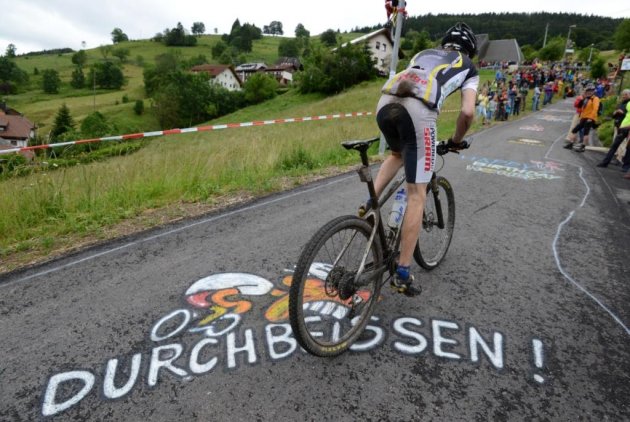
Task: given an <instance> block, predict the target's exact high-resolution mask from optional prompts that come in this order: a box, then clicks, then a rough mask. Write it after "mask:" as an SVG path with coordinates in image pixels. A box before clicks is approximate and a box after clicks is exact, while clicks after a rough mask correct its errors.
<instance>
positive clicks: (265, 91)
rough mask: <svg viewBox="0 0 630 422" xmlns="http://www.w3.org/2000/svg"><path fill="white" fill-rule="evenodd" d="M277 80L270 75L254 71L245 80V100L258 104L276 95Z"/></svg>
mask: <svg viewBox="0 0 630 422" xmlns="http://www.w3.org/2000/svg"><path fill="white" fill-rule="evenodd" d="M277 89H278V82H277V81H276V79H275V78H274V77H273V76H271V75H266V74H264V73H256V74H254V75H252V76H251V77H250V78H249V79H247V82H245V86H244V90H245V101H247V103H248V104H258V103H262V102H263V101H265V100H269V99H271V98H274V97H275V96H276V90H277Z"/></svg>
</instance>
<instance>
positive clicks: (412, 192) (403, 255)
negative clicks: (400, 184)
mask: <svg viewBox="0 0 630 422" xmlns="http://www.w3.org/2000/svg"><path fill="white" fill-rule="evenodd" d="M407 191H408V192H407V210H406V211H405V219H404V220H403V224H402V233H401V239H400V256H399V258H398V265H401V266H404V267H408V266H409V265H411V259H412V258H413V250H414V249H415V247H416V242H417V241H418V235H419V234H420V226H421V225H422V212H423V210H424V203H425V200H426V192H427V184H426V183H407Z"/></svg>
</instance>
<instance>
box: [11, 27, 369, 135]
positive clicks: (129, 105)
mask: <svg viewBox="0 0 630 422" xmlns="http://www.w3.org/2000/svg"><path fill="white" fill-rule="evenodd" d="M356 36H358V35H357V34H353V33H345V34H341V35H340V38H341V39H342V40H343V41H346V40H348V39H352V38H355V37H356ZM220 39H221V36H220V35H202V36H200V37H198V41H197V45H196V46H194V47H167V46H165V45H164V44H162V43H159V42H154V41H149V40H138V41H126V42H121V43H118V44H116V45H115V48H125V49H128V50H129V52H130V54H129V56H128V59H127V61H126V62H125V63H124V64H123V65H122V66H123V74H124V76H125V81H126V82H125V85H124V86H123V87H122V89H121V90H103V89H96V90H93V89H90V88H84V89H80V90H77V89H74V88H72V87H71V86H70V80H71V74H72V70H73V69H74V65H73V63H72V55H73V54H74V53H64V54H42V55H24V56H18V57H16V58H15V63H16V64H17V65H18V66H19V67H20V68H21V69H23V70H24V71H26V72H27V73H28V75H29V84H28V86H27V87H26V88H22V89H21V91H22V92H21V93H19V94H17V95H7V96H4V97H3V98H4V100H5V101H6V102H7V103H8V105H9V106H10V107H12V108H15V109H17V110H18V111H20V112H21V113H23V114H24V115H26V116H27V117H28V118H29V119H31V120H32V121H33V122H35V123H36V124H37V125H38V127H39V128H40V135H45V134H47V133H48V132H49V131H50V128H51V126H52V123H53V120H54V117H55V114H56V113H57V111H58V110H59V108H60V107H61V105H62V104H64V103H65V104H66V105H67V106H68V108H69V109H70V112H71V114H72V117H73V118H74V119H75V121H76V122H81V121H82V120H83V119H84V118H85V117H86V116H87V115H88V114H90V113H92V112H93V111H99V112H100V113H102V114H103V115H105V116H106V117H107V118H108V119H109V120H111V121H113V122H115V123H116V126H117V127H118V129H119V132H121V133H133V132H143V131H152V130H159V129H160V127H159V124H158V122H157V120H156V119H155V117H154V116H153V115H152V114H151V113H150V112H147V113H144V114H143V115H142V116H137V115H136V114H135V113H134V112H133V106H134V102H135V100H138V99H146V95H145V92H144V79H143V69H144V66H145V65H146V64H151V63H154V62H155V57H156V56H158V55H160V54H164V53H167V52H176V53H177V54H179V55H180V57H181V58H182V59H183V60H190V59H192V58H198V57H200V56H202V57H205V59H206V62H208V63H215V62H216V61H214V60H213V59H212V51H211V50H212V47H213V46H214V45H215V44H216V43H217V42H218V41H219V40H220ZM281 39H282V38H280V37H274V36H264V37H263V38H262V39H261V40H255V41H254V43H253V49H252V52H251V53H246V54H244V55H243V57H244V58H245V59H246V60H247V61H248V62H265V63H267V64H273V63H275V62H276V61H277V60H278V46H279V43H280V40H281ZM312 43H313V45H317V44H318V43H319V41H318V39H317V38H315V37H313V38H312ZM85 51H86V53H87V56H88V62H87V66H88V67H89V66H91V65H92V64H94V63H98V62H103V61H105V59H104V57H103V54H102V52H101V49H99V48H94V49H89V50H85ZM108 60H111V61H116V62H118V61H119V59H118V58H116V57H112V56H111V54H110V56H109V57H108ZM36 69H37V70H36ZM44 69H54V70H56V71H57V72H59V76H60V78H61V80H62V85H61V89H60V91H59V93H58V94H46V93H45V92H44V91H43V90H42V75H41V72H42V71H43V70H44ZM36 73H37V74H36ZM145 106H146V107H147V108H148V107H149V106H150V103H147V104H146V105H145Z"/></svg>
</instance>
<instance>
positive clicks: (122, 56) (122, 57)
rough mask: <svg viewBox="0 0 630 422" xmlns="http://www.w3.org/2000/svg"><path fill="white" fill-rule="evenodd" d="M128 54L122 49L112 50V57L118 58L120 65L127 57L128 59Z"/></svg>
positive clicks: (125, 49) (127, 50) (126, 50)
mask: <svg viewBox="0 0 630 422" xmlns="http://www.w3.org/2000/svg"><path fill="white" fill-rule="evenodd" d="M129 54H130V52H129V49H128V48H123V47H119V48H114V50H113V51H112V56H114V57H118V58H119V59H120V62H121V63H125V62H126V61H127V57H129Z"/></svg>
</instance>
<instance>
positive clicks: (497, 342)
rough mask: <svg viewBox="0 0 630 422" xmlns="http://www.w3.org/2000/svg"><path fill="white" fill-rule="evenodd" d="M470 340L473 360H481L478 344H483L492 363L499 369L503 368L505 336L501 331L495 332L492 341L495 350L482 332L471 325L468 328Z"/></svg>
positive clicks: (485, 352)
mask: <svg viewBox="0 0 630 422" xmlns="http://www.w3.org/2000/svg"><path fill="white" fill-rule="evenodd" d="M468 333H469V334H468V341H469V345H470V360H471V361H472V362H479V349H478V347H477V346H481V348H482V349H483V352H484V354H485V355H486V356H487V357H488V359H489V360H490V362H491V363H492V365H494V367H495V368H497V369H502V368H503V336H502V335H501V334H500V333H496V332H495V333H494V335H493V338H492V341H493V345H494V351H493V350H491V349H490V346H488V343H486V341H485V340H484V339H483V337H481V334H480V333H479V331H477V329H476V328H475V327H470V329H469V330H468Z"/></svg>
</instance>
